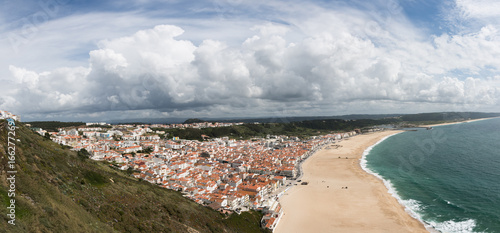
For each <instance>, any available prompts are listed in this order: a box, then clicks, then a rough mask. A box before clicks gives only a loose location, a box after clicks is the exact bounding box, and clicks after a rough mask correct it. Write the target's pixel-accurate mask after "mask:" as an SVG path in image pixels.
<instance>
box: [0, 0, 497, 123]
mask: <svg viewBox="0 0 500 233" xmlns="http://www.w3.org/2000/svg"><path fill="white" fill-rule="evenodd" d="M273 4H276V3H273ZM271 5H272V4H271ZM281 10H282V11H290V12H293V13H294V14H293V16H283V18H282V20H283V21H285V22H287V23H288V24H280V23H270V22H263V23H256V24H255V25H246V24H238V22H236V25H239V27H240V29H239V30H240V31H244V34H245V36H244V37H243V36H240V37H243V38H241V39H240V40H230V41H226V40H222V39H218V38H216V36H215V37H206V38H204V39H203V40H202V41H200V42H198V43H196V42H194V41H193V40H190V39H189V38H187V37H189V36H186V35H185V34H186V33H187V34H194V33H195V32H196V30H195V32H190V31H187V32H186V33H185V32H184V29H183V28H181V27H179V26H173V25H163V24H159V25H157V26H154V27H150V29H143V30H136V31H135V33H129V34H128V35H119V36H115V37H108V38H107V39H104V40H101V41H99V42H96V45H97V48H94V49H93V50H92V51H90V53H89V57H88V64H86V65H84V66H85V67H79V66H75V67H74V68H70V67H66V68H54V69H49V70H50V71H40V70H38V71H34V70H37V69H29V68H26V67H25V66H21V65H17V64H11V66H10V68H9V77H10V78H9V82H8V83H9V84H8V85H9V86H11V87H12V88H11V91H7V92H5V93H3V94H2V98H1V100H0V108H5V109H9V110H11V111H15V112H16V111H17V112H19V113H21V114H32V116H33V117H36V116H39V115H36V114H37V113H39V112H46V113H47V114H49V115H50V116H54V117H61V116H64V115H66V116H68V115H73V116H80V117H81V116H88V117H94V118H107V119H110V118H114V117H116V118H123V117H126V116H127V115H128V116H129V117H131V118H135V117H136V116H143V117H164V116H187V117H190V116H193V115H198V116H259V115H287V114H294V115H329V114H330V115H331V114H344V113H370V112H371V113H381V112H387V111H389V112H415V111H428V110H430V111H433V110H443V111H445V110H457V109H458V110H475V109H481V110H491V111H498V110H500V109H498V107H497V106H498V103H499V98H500V81H499V79H498V78H494V76H495V75H497V74H498V73H499V72H500V70H499V68H500V60H498V59H497V58H498V57H499V55H500V41H499V40H498V37H497V36H496V35H497V34H498V30H497V27H496V26H494V25H488V26H484V27H482V29H481V30H479V31H476V32H473V33H463V34H460V35H448V34H443V35H438V36H433V37H431V38H427V37H426V35H424V34H423V33H422V32H421V31H420V30H419V29H417V28H414V27H412V26H411V24H409V23H408V20H407V19H405V18H404V16H403V15H401V14H394V15H393V16H391V18H389V19H384V20H381V19H380V16H372V15H370V14H366V13H364V12H362V11H360V10H355V9H350V8H342V9H339V10H327V9H322V8H318V7H315V6H312V5H309V4H306V5H304V6H303V7H302V8H298V7H291V8H290V7H287V6H283V9H281ZM292 10H293V11H292ZM311 11H313V13H314V14H311ZM106 17H108V18H110V17H109V15H108V16H106ZM138 18H140V17H138ZM325 22H327V23H326V24H325ZM54 23H61V22H54ZM215 23H216V22H212V23H211V24H210V25H211V26H212V27H214V24H215ZM254 23H255V22H254ZM241 25H244V26H245V29H241ZM47 27H48V26H47ZM51 28H52V27H51ZM188 28H190V27H188ZM214 28H215V27H214ZM190 29H193V28H190ZM193 30H194V29H193ZM96 32H97V31H96ZM205 32H206V31H205ZM223 33H226V31H224V30H223ZM112 34H113V33H111V34H108V35H112ZM215 34H217V30H214V31H213V32H210V33H207V34H203V35H206V36H209V35H215ZM92 38H94V39H95V38H96V35H93V36H92ZM231 38H233V39H234V38H235V37H231ZM198 39H199V37H196V39H195V40H198ZM47 40H49V39H47ZM83 41H85V40H83ZM68 44H69V43H68ZM485 71H488V73H489V74H490V75H489V76H486V77H485V76H482V75H481V74H483V73H484V72H485ZM456 73H458V74H460V75H458V76H457V77H455V76H454V75H453V74H456ZM468 76H471V77H468ZM408 104H410V105H411V106H412V107H411V109H410V108H408V107H407V106H409V105H408ZM405 106H406V107H405ZM462 107H463V108H465V107H467V109H461V108H462ZM471 108H472V109H471ZM425 109H428V110H425ZM378 111H380V112H378ZM85 114H87V115H85Z"/></svg>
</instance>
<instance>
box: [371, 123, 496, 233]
mask: <svg viewBox="0 0 500 233" xmlns="http://www.w3.org/2000/svg"><path fill="white" fill-rule="evenodd" d="M362 165H363V167H364V168H365V169H367V170H368V171H369V172H372V173H375V174H376V175H377V176H379V178H383V179H384V183H385V184H386V186H387V187H388V188H389V191H390V192H391V193H392V194H393V196H395V197H396V198H398V200H399V201H400V203H401V204H403V205H405V206H406V207H407V211H408V212H410V213H411V214H412V215H413V216H414V217H416V218H418V219H419V220H421V221H422V222H424V223H425V224H426V225H427V227H428V229H431V228H433V229H436V230H438V231H441V232H500V119H489V120H482V121H476V122H470V123H461V124H455V125H447V126H439V127H434V129H432V130H425V129H422V130H418V131H409V132H404V133H400V134H397V135H394V136H391V137H388V138H386V139H385V140H383V141H381V142H380V143H378V144H377V145H375V146H373V148H370V149H369V150H367V151H366V152H365V158H364V159H363V160H362Z"/></svg>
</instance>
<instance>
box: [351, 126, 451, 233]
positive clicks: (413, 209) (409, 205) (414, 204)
mask: <svg viewBox="0 0 500 233" xmlns="http://www.w3.org/2000/svg"><path fill="white" fill-rule="evenodd" d="M397 134H399V133H396V134H392V135H389V136H386V137H384V138H382V139H381V140H380V141H378V142H377V143H375V144H373V145H372V146H370V147H368V148H366V150H365V151H364V152H363V156H362V157H361V159H360V165H361V168H363V170H365V171H366V172H367V173H369V174H372V175H373V176H375V177H377V178H379V179H380V180H382V182H383V183H384V185H385V187H386V188H387V190H388V193H389V194H391V196H393V197H394V198H396V200H397V201H398V202H399V204H400V205H402V206H404V207H405V211H406V212H407V213H408V214H410V216H412V217H413V218H415V219H417V220H418V221H420V222H421V223H422V224H424V226H425V228H426V229H427V230H428V231H429V232H436V230H437V228H436V227H435V226H434V225H432V224H430V223H426V222H425V221H424V220H423V219H422V216H421V215H420V214H419V211H421V210H423V209H424V208H425V207H424V206H423V205H422V204H421V203H420V202H418V201H416V200H412V199H410V200H403V199H402V198H401V197H400V196H399V195H398V192H397V190H396V189H395V188H394V186H393V185H392V183H391V181H389V180H386V179H384V178H383V177H382V176H381V175H380V174H378V173H376V172H373V171H372V170H371V169H369V168H368V167H367V160H366V156H367V155H368V154H370V151H371V150H372V149H373V148H374V147H375V146H377V145H378V144H380V143H382V142H383V141H385V140H386V139H387V138H389V137H392V136H394V135H397ZM436 225H437V224H436ZM444 232H446V231H444Z"/></svg>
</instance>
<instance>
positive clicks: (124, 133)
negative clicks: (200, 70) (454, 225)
mask: <svg viewBox="0 0 500 233" xmlns="http://www.w3.org/2000/svg"><path fill="white" fill-rule="evenodd" d="M3 115H5V116H9V117H13V116H15V115H12V114H10V115H8V114H7V113H6V112H4V113H3ZM15 117H17V116H15ZM241 124H243V123H218V122H213V123H208V122H203V123H191V124H151V125H148V124H120V125H110V124H107V123H104V122H101V123H87V124H86V125H83V126H78V127H67V128H59V129H58V132H47V131H46V130H43V129H41V128H31V129H32V130H33V131H35V132H37V133H38V134H40V135H42V136H45V137H47V138H50V139H51V140H52V141H54V142H56V143H58V144H60V145H63V146H69V147H71V150H74V151H81V150H85V151H87V152H88V156H89V157H90V158H91V159H93V160H97V161H107V162H109V164H110V166H112V167H115V168H116V169H120V170H127V171H129V172H130V173H131V174H132V176H134V177H136V178H138V179H142V180H145V181H148V182H150V183H152V184H156V185H158V186H161V187H163V188H167V189H172V190H176V191H180V192H181V193H182V194H183V195H184V196H185V197H187V198H189V199H191V200H193V201H195V202H197V203H199V204H202V205H205V206H208V207H210V208H213V209H214V210H217V211H220V212H223V213H232V212H236V213H240V212H241V211H246V210H249V209H255V210H260V211H262V212H263V213H264V214H265V215H264V217H263V219H262V221H261V224H262V226H263V227H266V228H269V229H273V228H274V227H275V226H276V224H277V223H278V222H279V220H280V217H281V216H282V214H283V212H282V210H281V206H280V204H279V197H280V196H281V195H283V194H284V192H286V190H288V189H289V188H290V187H291V186H292V185H297V184H298V185H300V184H301V183H300V182H296V180H297V178H298V177H300V174H301V171H300V163H301V162H302V161H304V160H305V159H306V158H308V157H309V156H311V155H312V154H314V153H315V152H316V151H317V150H320V149H321V148H323V147H325V146H327V145H329V144H331V143H335V142H336V141H339V140H342V139H345V138H348V137H351V136H354V135H356V134H357V133H359V132H357V131H352V132H343V133H335V134H327V135H321V136H310V137H307V138H299V137H292V136H280V135H267V136H266V137H262V138H251V139H248V140H243V139H233V138H229V137H221V138H210V137H208V136H206V135H202V138H203V140H201V141H198V140H186V139H182V138H178V137H171V136H169V135H168V133H166V132H165V131H164V130H166V129H170V128H206V127H228V126H232V125H241ZM255 124H258V123H255ZM27 126H30V125H29V124H28V125H27ZM162 129H163V130H162ZM302 184H303V183H302Z"/></svg>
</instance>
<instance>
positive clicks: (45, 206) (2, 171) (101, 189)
mask: <svg viewBox="0 0 500 233" xmlns="http://www.w3.org/2000/svg"><path fill="white" fill-rule="evenodd" d="M18 124H20V123H18ZM6 127H7V123H6V121H5V120H1V121H0V144H1V146H0V203H1V204H0V215H1V217H0V219H1V221H0V232H266V231H264V230H262V229H261V228H260V219H261V217H262V215H261V214H260V213H258V212H255V211H252V212H244V213H242V214H241V215H237V214H233V215H231V216H225V215H223V214H221V213H219V212H216V211H214V210H212V209H210V208H208V207H204V206H201V205H198V204H196V203H195V202H193V201H191V200H188V199H186V198H184V197H183V196H182V195H181V194H180V193H179V192H175V191H172V190H167V189H163V188H160V187H158V186H156V185H153V184H150V183H148V182H145V181H139V180H138V179H135V178H133V177H131V176H130V175H129V174H127V173H126V172H123V171H119V170H115V169H113V168H111V167H110V166H108V165H107V164H106V163H104V162H96V161H92V160H90V159H88V158H86V157H85V156H84V155H85V153H76V152H73V151H69V150H68V149H67V148H63V147H62V146H60V145H58V144H56V143H53V142H52V141H50V140H48V139H46V138H44V137H41V136H39V135H38V134H35V133H33V132H32V131H31V130H29V129H28V128H26V127H25V126H24V125H22V124H20V125H19V128H17V129H16V130H15V132H16V139H19V141H16V142H15V144H16V155H15V156H16V170H17V174H16V180H15V189H16V192H15V193H16V197H15V204H16V222H15V223H16V225H15V226H12V225H10V224H8V223H7V221H8V220H9V219H8V217H7V211H8V209H7V207H8V206H9V205H10V203H9V202H10V197H9V196H8V195H9V191H8V190H9V188H8V183H7V175H8V174H7V173H6V171H7V167H6V166H7V164H8V162H7V153H6V152H7V151H8V150H7V148H8V145H7V143H8V139H7V132H6V131H7V129H6Z"/></svg>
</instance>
